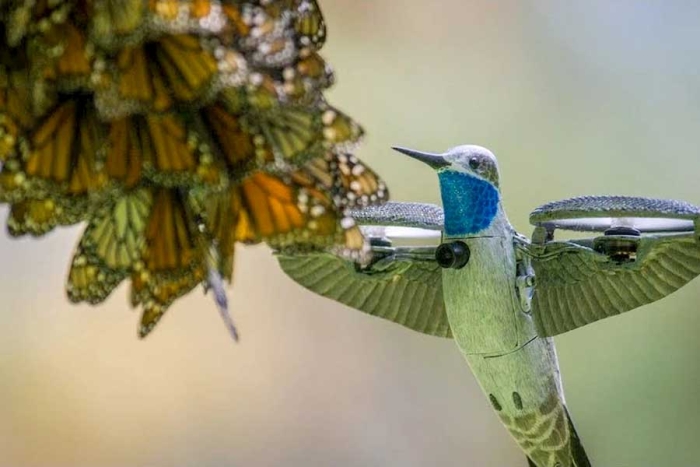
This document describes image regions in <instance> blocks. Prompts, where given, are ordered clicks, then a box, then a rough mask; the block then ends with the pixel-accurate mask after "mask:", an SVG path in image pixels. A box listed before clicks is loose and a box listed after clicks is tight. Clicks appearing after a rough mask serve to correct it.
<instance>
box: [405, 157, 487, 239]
mask: <svg viewBox="0 0 700 467" xmlns="http://www.w3.org/2000/svg"><path fill="white" fill-rule="evenodd" d="M394 149H395V150H397V151H399V152H401V153H403V154H406V155H407V156H410V157H412V158H414V159H418V160H419V161H421V162H424V163H426V164H428V165H429V166H430V167H432V168H433V169H435V171H436V172H437V174H438V178H439V179H440V191H441V194H442V204H443V207H444V210H445V233H446V234H447V235H448V236H455V237H466V236H471V235H478V234H480V233H482V232H484V231H485V230H486V229H488V228H489V227H490V226H491V225H492V223H493V221H494V219H495V218H496V216H497V215H498V212H499V207H500V199H501V197H500V191H499V186H498V164H497V162H496V156H494V155H493V153H492V152H491V151H489V150H488V149H486V148H482V147H481V146H472V145H463V146H457V147H455V148H452V149H450V150H449V151H447V152H446V153H444V154H431V153H427V152H420V151H415V150H413V149H406V148H399V147H395V148H394Z"/></svg>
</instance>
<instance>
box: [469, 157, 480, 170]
mask: <svg viewBox="0 0 700 467" xmlns="http://www.w3.org/2000/svg"><path fill="white" fill-rule="evenodd" d="M479 167H481V161H479V159H478V158H476V157H472V158H471V159H469V168H470V169H472V170H479Z"/></svg>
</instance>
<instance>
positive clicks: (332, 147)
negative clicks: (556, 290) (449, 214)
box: [0, 0, 388, 336]
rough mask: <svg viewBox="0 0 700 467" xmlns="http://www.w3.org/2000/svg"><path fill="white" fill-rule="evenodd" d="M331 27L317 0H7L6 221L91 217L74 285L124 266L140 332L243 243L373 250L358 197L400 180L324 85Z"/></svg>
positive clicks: (45, 227)
mask: <svg viewBox="0 0 700 467" xmlns="http://www.w3.org/2000/svg"><path fill="white" fill-rule="evenodd" d="M325 37H326V26H325V22H324V20H323V16H322V14H321V11H320V10H319V8H318V5H317V4H316V2H315V1H313V0H265V1H261V0H247V1H246V0H63V1H46V0H38V1H36V2H24V1H19V0H6V1H4V2H3V1H0V163H1V164H2V165H1V166H0V202H5V203H9V204H10V205H11V208H10V216H9V218H8V221H7V226H8V229H9V231H10V233H11V234H12V235H23V234H32V235H43V234H45V233H46V232H49V231H50V230H52V229H53V228H54V227H56V226H58V225H65V224H74V223H78V222H86V223H87V226H86V228H85V230H84V232H83V235H82V237H81V239H80V242H79V243H78V246H77V247H76V251H75V254H74V257H73V261H72V263H71V268H70V271H69V273H68V279H67V284H66V289H67V292H68V297H69V298H70V299H71V300H72V301H75V302H88V303H92V304H95V303H100V302H102V301H103V300H105V299H106V298H107V297H108V296H109V295H110V294H111V292H112V291H113V290H114V289H115V287H117V285H118V284H120V283H121V282H123V281H125V280H126V281H128V282H130V284H131V302H132V305H134V306H140V307H141V308H142V309H143V313H142V318H141V324H140V327H139V335H140V336H145V335H147V334H148V333H150V332H151V330H152V329H153V327H154V326H155V325H156V324H157V323H158V322H159V320H160V319H161V318H162V316H163V315H164V313H165V311H166V310H167V309H168V307H169V306H170V305H171V304H172V303H174V302H175V301H176V300H177V299H178V298H179V297H181V296H183V295H184V294H186V293H188V292H189V291H190V290H192V289H193V288H194V287H196V286H197V285H199V284H204V285H205V287H206V286H211V287H214V288H217V287H219V285H218V283H219V282H221V279H227V280H228V281H231V280H232V278H233V271H234V254H235V248H236V244H238V243H244V244H246V243H261V242H264V243H267V244H268V245H270V246H272V247H273V248H275V249H277V250H281V251H285V252H295V251H307V250H318V249H328V250H332V251H335V252H336V253H338V254H341V255H345V256H347V257H351V258H354V259H356V260H357V261H363V260H364V259H365V258H366V255H367V246H366V244H365V240H364V238H363V237H362V235H361V232H360V230H359V229H358V228H357V227H356V226H355V225H354V224H353V222H352V220H351V219H350V218H349V217H348V216H347V215H346V210H347V209H348V208H352V207H355V206H359V205H362V206H364V205H367V204H372V203H380V202H382V201H384V200H385V199H386V198H387V196H388V195H387V190H386V187H385V185H384V183H383V182H382V181H381V180H380V179H379V178H378V177H377V176H376V174H375V173H374V172H372V171H371V170H370V169H369V168H367V167H365V166H364V165H363V164H362V163H361V162H360V161H359V160H358V159H356V158H355V157H354V156H353V155H352V151H353V150H354V149H355V147H356V145H357V143H358V142H359V140H360V139H361V137H362V135H363V130H362V128H361V127H360V126H359V125H358V124H357V123H356V122H355V121H353V120H352V119H351V118H350V117H349V116H347V115H345V114H343V113H342V112H340V111H339V110H337V109H336V108H334V107H333V106H331V105H330V104H328V103H327V102H326V100H325V98H324V96H323V91H324V90H325V89H326V88H328V87H329V86H331V85H332V83H333V72H332V70H331V68H330V66H329V65H328V64H327V63H326V62H325V61H324V60H323V58H322V57H321V56H320V55H319V54H318V51H319V49H320V48H321V47H322V46H323V44H324V41H325ZM220 292H221V291H220V290H217V293H216V298H217V303H218V306H219V308H220V309H222V311H226V310H225V308H226V303H225V297H223V296H222V293H220ZM228 324H229V327H230V328H231V324H230V322H229V323H228Z"/></svg>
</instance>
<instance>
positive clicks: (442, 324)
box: [278, 202, 452, 337]
mask: <svg viewBox="0 0 700 467" xmlns="http://www.w3.org/2000/svg"><path fill="white" fill-rule="evenodd" d="M352 217H353V218H354V219H355V221H356V222H357V223H358V224H359V225H360V226H361V228H362V229H363V231H364V232H365V235H367V236H368V237H369V239H370V244H371V245H372V260H371V262H370V263H369V264H368V265H366V266H360V265H358V264H355V263H353V262H352V261H349V260H346V259H342V258H339V257H337V256H335V255H333V254H331V253H313V254H306V255H288V254H279V255H278V258H279V262H280V265H281V266H282V269H283V270H284V272H285V273H286V274H287V275H289V276H290V277H291V278H292V279H293V280H295V281H296V282H298V283H299V284H301V285H303V286H304V287H306V288H307V289H309V290H311V291H312V292H316V293H318V294H320V295H323V296H324V297H328V298H331V299H333V300H337V301H339V302H341V303H344V304H346V305H349V306H351V307H353V308H357V309H358V310H361V311H364V312H365V313H368V314H370V315H374V316H379V317H380V318H384V319H388V320H391V321H394V322H395V323H398V324H401V325H403V326H406V327H408V328H411V329H413V330H415V331H419V332H423V333H425V334H431V335H434V336H439V337H452V334H451V331H450V326H449V323H448V321H447V316H446V314H445V305H444V303H443V298H442V275H441V270H440V267H439V266H438V265H437V263H436V262H435V247H434V246H394V245H393V244H392V242H391V239H398V238H411V237H412V238H421V237H431V236H433V237H439V236H440V235H441V231H442V226H443V213H442V209H441V208H440V207H438V206H434V205H429V204H417V203H396V202H392V203H386V204H384V205H381V206H373V207H368V208H364V209H361V210H356V211H353V212H352Z"/></svg>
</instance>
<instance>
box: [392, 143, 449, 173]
mask: <svg viewBox="0 0 700 467" xmlns="http://www.w3.org/2000/svg"><path fill="white" fill-rule="evenodd" d="M391 149H393V150H394V151H399V152H400V153H402V154H406V155H407V156H410V157H412V158H414V159H418V160H419V161H421V162H424V163H426V164H428V165H429V166H430V167H432V168H433V169H436V170H437V169H440V168H442V167H447V166H448V165H450V162H448V161H447V160H446V159H445V156H443V155H441V154H431V153H429V152H420V151H415V150H413V149H408V148H401V147H398V146H393V147H392V148H391Z"/></svg>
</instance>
